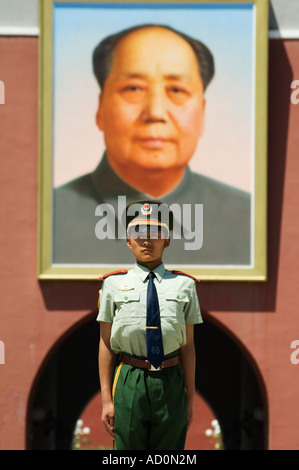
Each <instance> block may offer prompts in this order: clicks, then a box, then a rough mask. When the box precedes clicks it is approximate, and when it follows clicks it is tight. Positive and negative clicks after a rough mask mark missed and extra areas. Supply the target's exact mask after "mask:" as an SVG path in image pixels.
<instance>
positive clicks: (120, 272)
mask: <svg viewBox="0 0 299 470" xmlns="http://www.w3.org/2000/svg"><path fill="white" fill-rule="evenodd" d="M127 272H128V270H127V269H119V270H118V271H112V272H111V273H106V274H102V276H100V277H99V280H100V281H103V280H104V279H106V277H109V276H114V275H115V274H127Z"/></svg>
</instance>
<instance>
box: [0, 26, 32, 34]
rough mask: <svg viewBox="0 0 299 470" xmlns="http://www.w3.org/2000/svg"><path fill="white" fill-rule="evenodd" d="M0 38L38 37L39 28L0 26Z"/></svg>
mask: <svg viewBox="0 0 299 470" xmlns="http://www.w3.org/2000/svg"><path fill="white" fill-rule="evenodd" d="M0 36H39V27H38V26H0Z"/></svg>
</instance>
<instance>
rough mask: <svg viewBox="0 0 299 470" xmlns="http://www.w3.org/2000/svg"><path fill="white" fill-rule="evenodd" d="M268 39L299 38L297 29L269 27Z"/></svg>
mask: <svg viewBox="0 0 299 470" xmlns="http://www.w3.org/2000/svg"><path fill="white" fill-rule="evenodd" d="M269 39H299V29H270V31H269Z"/></svg>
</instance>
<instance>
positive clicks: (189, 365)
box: [180, 324, 195, 429]
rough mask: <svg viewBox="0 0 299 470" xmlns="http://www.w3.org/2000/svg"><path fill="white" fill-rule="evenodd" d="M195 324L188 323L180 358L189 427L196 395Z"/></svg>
mask: <svg viewBox="0 0 299 470" xmlns="http://www.w3.org/2000/svg"><path fill="white" fill-rule="evenodd" d="M193 331H194V325H192V324H187V325H186V344H185V345H184V346H182V347H181V348H180V359H181V364H182V367H183V370H184V375H185V384H186V393H187V406H188V410H187V413H188V429H189V427H190V425H191V423H192V420H193V405H194V396H195V346H194V333H193Z"/></svg>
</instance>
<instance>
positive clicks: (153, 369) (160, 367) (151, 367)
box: [147, 361, 164, 372]
mask: <svg viewBox="0 0 299 470" xmlns="http://www.w3.org/2000/svg"><path fill="white" fill-rule="evenodd" d="M147 362H148V363H149V364H150V368H149V369H148V370H149V371H151V372H157V371H158V370H162V369H163V364H164V362H162V364H161V365H160V366H159V367H157V368H156V367H154V366H153V364H151V363H150V362H149V361H147Z"/></svg>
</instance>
